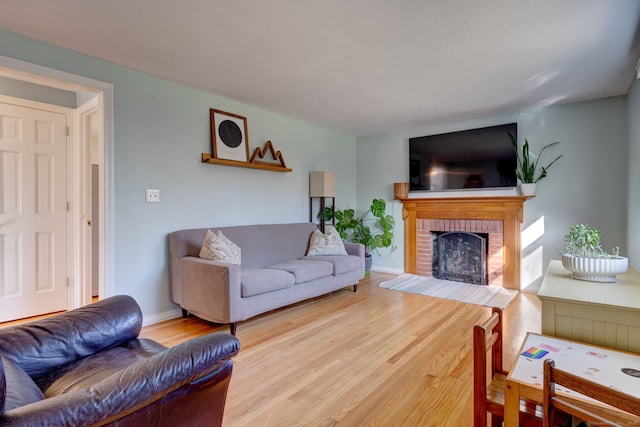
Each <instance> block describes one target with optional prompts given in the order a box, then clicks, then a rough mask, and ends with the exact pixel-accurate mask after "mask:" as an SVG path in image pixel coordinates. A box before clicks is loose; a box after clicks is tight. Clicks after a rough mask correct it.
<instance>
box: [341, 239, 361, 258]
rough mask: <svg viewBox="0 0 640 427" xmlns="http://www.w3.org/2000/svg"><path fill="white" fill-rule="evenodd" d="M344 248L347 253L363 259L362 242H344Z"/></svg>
mask: <svg viewBox="0 0 640 427" xmlns="http://www.w3.org/2000/svg"><path fill="white" fill-rule="evenodd" d="M344 248H345V250H346V251H347V253H348V254H349V255H355V256H359V257H360V258H362V259H364V245H363V244H362V243H351V242H344Z"/></svg>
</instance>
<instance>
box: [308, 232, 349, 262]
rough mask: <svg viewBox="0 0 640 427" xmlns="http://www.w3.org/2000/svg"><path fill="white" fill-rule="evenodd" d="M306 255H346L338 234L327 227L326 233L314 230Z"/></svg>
mask: <svg viewBox="0 0 640 427" xmlns="http://www.w3.org/2000/svg"><path fill="white" fill-rule="evenodd" d="M307 255H347V251H346V249H345V248H344V243H343V242H342V238H341V237H340V233H338V231H337V230H336V229H335V228H333V227H329V230H328V231H327V233H326V234H325V233H323V232H322V231H320V230H316V231H314V232H313V233H312V234H311V238H310V239H309V250H308V251H307Z"/></svg>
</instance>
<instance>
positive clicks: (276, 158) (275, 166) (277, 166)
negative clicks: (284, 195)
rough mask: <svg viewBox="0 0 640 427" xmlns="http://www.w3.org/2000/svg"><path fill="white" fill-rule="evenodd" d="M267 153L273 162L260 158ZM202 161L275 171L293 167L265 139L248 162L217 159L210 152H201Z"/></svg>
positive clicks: (284, 170)
mask: <svg viewBox="0 0 640 427" xmlns="http://www.w3.org/2000/svg"><path fill="white" fill-rule="evenodd" d="M267 154H271V159H273V162H267V161H263V160H260V159H264V157H265V156H266V155H267ZM202 162H203V163H215V164H218V165H227V166H238V167H241V168H252V169H264V170H270V171H275V172H292V171H293V169H291V168H288V167H287V165H286V163H285V162H284V156H283V155H282V153H281V152H280V151H279V150H278V151H276V150H275V149H274V148H273V144H272V143H271V141H267V142H266V143H265V144H264V147H262V148H260V147H258V148H256V149H255V150H254V151H253V155H252V156H251V159H250V160H249V161H248V162H241V161H236V160H227V159H219V158H216V157H215V156H214V155H213V154H210V153H202Z"/></svg>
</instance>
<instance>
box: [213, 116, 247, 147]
mask: <svg viewBox="0 0 640 427" xmlns="http://www.w3.org/2000/svg"><path fill="white" fill-rule="evenodd" d="M218 135H220V139H221V140H222V142H224V145H226V146H227V147H230V148H236V147H239V146H240V144H242V131H241V130H240V126H238V125H237V124H235V123H234V122H232V121H231V120H223V121H222V122H220V124H219V125H218Z"/></svg>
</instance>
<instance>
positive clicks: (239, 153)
mask: <svg viewBox="0 0 640 427" xmlns="http://www.w3.org/2000/svg"><path fill="white" fill-rule="evenodd" d="M247 134H248V132H247V118H246V117H242V116H238V115H237V114H232V113H227V112H225V111H220V110H215V109H213V108H211V145H212V148H213V157H214V158H216V159H225V160H235V161H238V162H246V161H248V160H249V142H248V139H249V138H248V136H247Z"/></svg>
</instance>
